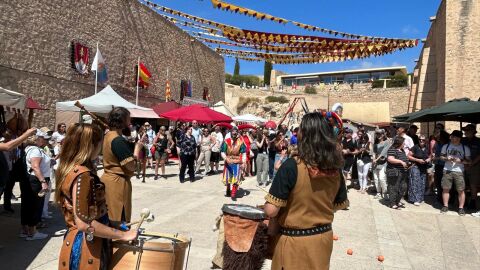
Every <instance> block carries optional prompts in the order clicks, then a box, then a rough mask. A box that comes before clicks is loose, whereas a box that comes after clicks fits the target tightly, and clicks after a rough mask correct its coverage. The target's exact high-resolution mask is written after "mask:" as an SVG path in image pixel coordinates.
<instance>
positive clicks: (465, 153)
mask: <svg viewBox="0 0 480 270" xmlns="http://www.w3.org/2000/svg"><path fill="white" fill-rule="evenodd" d="M460 144H461V145H462V148H463V158H465V157H466V155H467V152H465V144H463V143H460ZM449 146H450V143H448V144H447V147H446V148H445V154H448V147H449ZM442 148H443V146H442ZM441 151H442V150H440V152H441Z"/></svg>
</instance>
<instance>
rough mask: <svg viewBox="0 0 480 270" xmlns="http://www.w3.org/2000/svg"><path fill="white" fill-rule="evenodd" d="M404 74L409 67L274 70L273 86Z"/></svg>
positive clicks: (301, 84) (358, 80) (365, 81)
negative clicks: (293, 71) (285, 71)
mask: <svg viewBox="0 0 480 270" xmlns="http://www.w3.org/2000/svg"><path fill="white" fill-rule="evenodd" d="M398 74H402V75H405V76H407V67H405V66H398V67H382V68H368V69H351V70H341V71H328V72H315V73H303V74H286V73H284V72H279V71H277V70H272V76H271V79H270V82H271V86H280V85H283V86H293V85H296V86H305V85H314V84H320V83H324V84H334V83H367V82H370V81H372V80H379V79H384V78H385V77H387V76H393V75H398Z"/></svg>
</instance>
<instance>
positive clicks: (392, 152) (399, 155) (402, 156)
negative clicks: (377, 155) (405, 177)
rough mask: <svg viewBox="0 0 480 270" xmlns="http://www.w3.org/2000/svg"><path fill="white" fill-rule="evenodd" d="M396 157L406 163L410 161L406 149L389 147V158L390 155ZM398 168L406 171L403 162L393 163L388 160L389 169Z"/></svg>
mask: <svg viewBox="0 0 480 270" xmlns="http://www.w3.org/2000/svg"><path fill="white" fill-rule="evenodd" d="M390 156H392V157H394V158H395V159H399V160H401V161H403V162H405V163H407V162H408V159H407V155H406V154H405V152H404V150H403V149H401V150H400V149H395V148H392V147H390V149H388V152H387V158H388V157H390ZM394 168H395V169H398V170H401V171H404V170H405V168H403V166H402V164H398V163H396V164H393V163H390V162H388V165H387V169H394Z"/></svg>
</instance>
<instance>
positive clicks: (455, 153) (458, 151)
mask: <svg viewBox="0 0 480 270" xmlns="http://www.w3.org/2000/svg"><path fill="white" fill-rule="evenodd" d="M447 146H448V149H447ZM464 149H465V151H464ZM442 155H445V156H446V157H447V158H449V157H453V158H459V159H461V160H463V159H465V158H470V148H468V146H466V145H462V144H458V145H453V144H446V145H444V146H443V147H442ZM443 170H444V171H452V172H459V173H463V170H464V166H463V163H456V162H452V161H445V167H443Z"/></svg>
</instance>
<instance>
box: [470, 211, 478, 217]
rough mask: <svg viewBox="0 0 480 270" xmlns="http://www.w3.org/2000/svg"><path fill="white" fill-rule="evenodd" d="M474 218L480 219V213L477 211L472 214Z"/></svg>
mask: <svg viewBox="0 0 480 270" xmlns="http://www.w3.org/2000/svg"><path fill="white" fill-rule="evenodd" d="M472 217H477V218H480V211H477V212H476V213H472Z"/></svg>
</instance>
